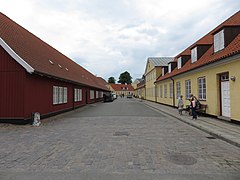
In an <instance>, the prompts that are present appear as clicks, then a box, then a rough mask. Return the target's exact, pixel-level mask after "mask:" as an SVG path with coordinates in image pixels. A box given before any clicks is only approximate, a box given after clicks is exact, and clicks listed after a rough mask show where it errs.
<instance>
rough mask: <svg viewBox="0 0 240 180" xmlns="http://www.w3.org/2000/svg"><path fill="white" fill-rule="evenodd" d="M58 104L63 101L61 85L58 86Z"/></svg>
mask: <svg viewBox="0 0 240 180" xmlns="http://www.w3.org/2000/svg"><path fill="white" fill-rule="evenodd" d="M58 92H59V93H58V97H59V98H58V104H62V103H63V87H58Z"/></svg>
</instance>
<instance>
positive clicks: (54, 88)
mask: <svg viewBox="0 0 240 180" xmlns="http://www.w3.org/2000/svg"><path fill="white" fill-rule="evenodd" d="M53 104H58V86H53Z"/></svg>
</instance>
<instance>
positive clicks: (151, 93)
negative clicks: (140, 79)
mask: <svg viewBox="0 0 240 180" xmlns="http://www.w3.org/2000/svg"><path fill="white" fill-rule="evenodd" d="M170 61H173V58H171V57H152V58H148V60H147V64H146V68H145V73H144V76H145V93H146V95H145V96H146V97H145V98H146V99H147V100H149V101H156V87H155V81H156V80H157V78H158V77H159V76H160V75H161V74H162V67H166V66H167V65H168V62H170Z"/></svg>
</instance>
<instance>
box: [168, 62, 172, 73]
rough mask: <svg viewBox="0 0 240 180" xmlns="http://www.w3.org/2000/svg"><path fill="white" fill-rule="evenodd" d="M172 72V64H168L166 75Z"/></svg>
mask: <svg viewBox="0 0 240 180" xmlns="http://www.w3.org/2000/svg"><path fill="white" fill-rule="evenodd" d="M171 72H172V64H171V63H170V64H168V73H171Z"/></svg>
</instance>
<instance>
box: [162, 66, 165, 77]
mask: <svg viewBox="0 0 240 180" xmlns="http://www.w3.org/2000/svg"><path fill="white" fill-rule="evenodd" d="M164 74H165V71H164V68H162V76H164Z"/></svg>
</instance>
